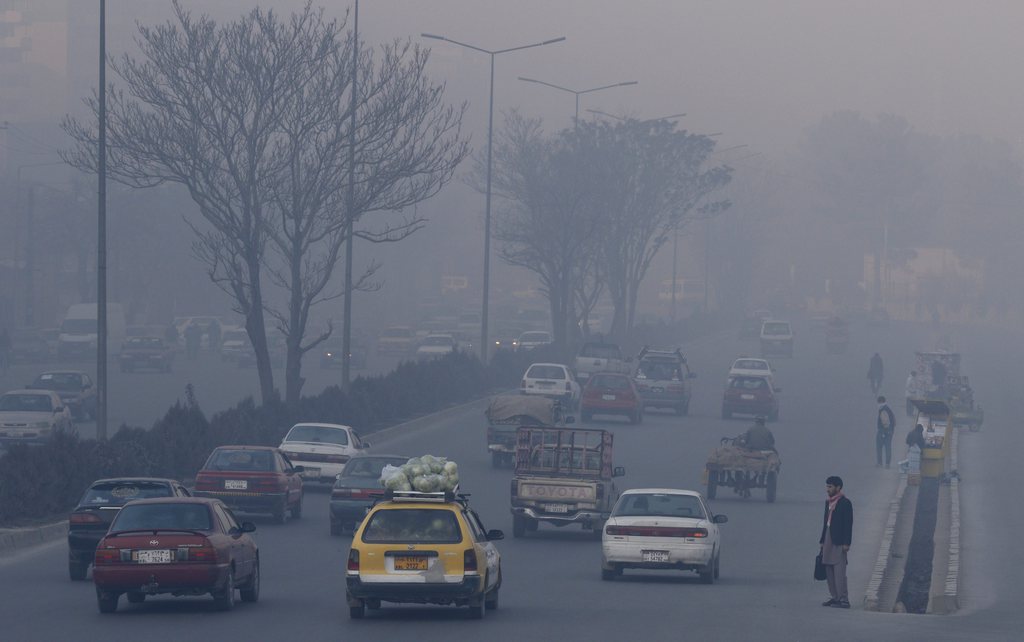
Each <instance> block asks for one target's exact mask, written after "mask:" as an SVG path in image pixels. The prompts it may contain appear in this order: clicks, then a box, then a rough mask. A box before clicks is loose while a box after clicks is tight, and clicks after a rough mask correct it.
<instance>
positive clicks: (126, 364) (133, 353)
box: [118, 337, 175, 372]
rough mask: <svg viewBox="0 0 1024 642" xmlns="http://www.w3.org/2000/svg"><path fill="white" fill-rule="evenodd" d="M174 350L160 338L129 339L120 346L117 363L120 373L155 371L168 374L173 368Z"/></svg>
mask: <svg viewBox="0 0 1024 642" xmlns="http://www.w3.org/2000/svg"><path fill="white" fill-rule="evenodd" d="M174 354H175V349H174V347H173V346H169V345H167V344H166V343H164V340H163V339H162V338H161V337H130V338H129V339H128V340H127V341H125V342H124V345H122V346H121V354H120V355H119V357H118V361H119V362H120V363H121V372H135V371H136V370H146V369H149V370H156V371H157V372H170V371H171V370H172V369H173V367H174Z"/></svg>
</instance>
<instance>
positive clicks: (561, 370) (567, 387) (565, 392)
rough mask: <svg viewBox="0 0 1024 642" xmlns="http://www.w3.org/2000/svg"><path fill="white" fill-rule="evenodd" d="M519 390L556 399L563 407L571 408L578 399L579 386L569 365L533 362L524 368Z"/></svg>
mask: <svg viewBox="0 0 1024 642" xmlns="http://www.w3.org/2000/svg"><path fill="white" fill-rule="evenodd" d="M519 392H520V393H521V394H524V395H540V396H543V397H548V398H549V399H558V400H560V401H561V402H562V403H563V405H564V407H565V408H568V409H572V408H575V407H576V405H577V404H578V403H579V401H580V394H581V386H580V384H579V383H578V382H577V381H576V377H575V376H573V374H572V370H570V369H569V366H566V365H564V364H561V363H535V364H533V365H531V366H530V367H529V368H527V369H526V374H524V375H523V380H522V382H521V383H520V384H519Z"/></svg>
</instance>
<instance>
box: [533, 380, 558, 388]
mask: <svg viewBox="0 0 1024 642" xmlns="http://www.w3.org/2000/svg"><path fill="white" fill-rule="evenodd" d="M537 385H538V386H540V387H541V388H550V387H551V386H553V385H555V382H554V381H538V382H537Z"/></svg>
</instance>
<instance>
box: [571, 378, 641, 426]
mask: <svg viewBox="0 0 1024 642" xmlns="http://www.w3.org/2000/svg"><path fill="white" fill-rule="evenodd" d="M594 415H625V416H626V417H628V418H629V423H631V424H638V423H641V422H643V420H644V404H643V400H641V399H640V393H638V392H637V390H636V386H635V385H633V380H632V379H630V378H629V377H627V376H626V375H624V374H620V373H618V372H598V373H597V374H594V375H592V376H591V377H590V378H589V379H587V383H586V384H585V385H584V386H583V397H582V399H581V401H580V417H581V418H582V419H583V421H590V420H591V419H593V417H594Z"/></svg>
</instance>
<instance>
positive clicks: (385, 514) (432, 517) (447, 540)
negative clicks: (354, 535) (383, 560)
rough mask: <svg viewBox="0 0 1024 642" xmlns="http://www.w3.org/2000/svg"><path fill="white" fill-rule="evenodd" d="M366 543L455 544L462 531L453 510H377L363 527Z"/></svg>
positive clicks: (459, 539) (458, 540) (459, 538)
mask: <svg viewBox="0 0 1024 642" xmlns="http://www.w3.org/2000/svg"><path fill="white" fill-rule="evenodd" d="M363 541H364V542H367V543H391V542H401V543H410V544H413V543H422V544H457V543H459V542H461V541H462V530H461V529H460V528H459V521H458V519H456V517H455V513H453V512H451V511H449V510H437V509H429V508H396V509H393V510H378V511H377V512H376V513H374V514H373V515H371V516H370V521H369V522H367V524H366V528H365V529H363Z"/></svg>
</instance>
